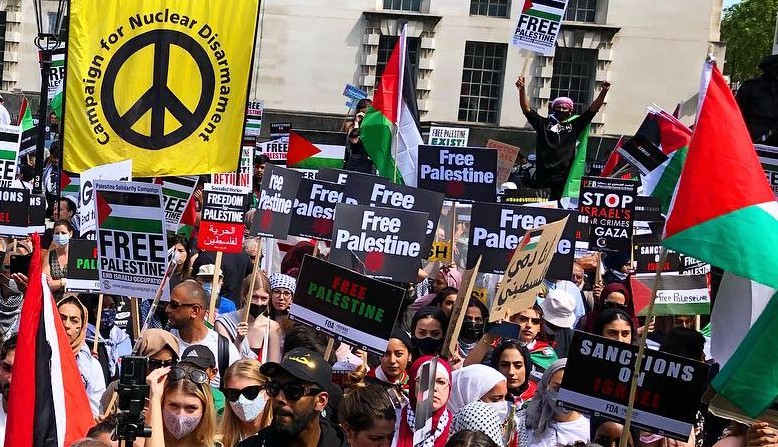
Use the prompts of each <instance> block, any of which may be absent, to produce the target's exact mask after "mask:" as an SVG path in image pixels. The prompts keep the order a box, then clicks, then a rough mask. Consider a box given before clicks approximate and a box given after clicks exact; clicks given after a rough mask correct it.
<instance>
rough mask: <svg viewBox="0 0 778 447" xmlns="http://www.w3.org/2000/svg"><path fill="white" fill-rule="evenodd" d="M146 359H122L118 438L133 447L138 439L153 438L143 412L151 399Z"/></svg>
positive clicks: (136, 357) (118, 391) (127, 357)
mask: <svg viewBox="0 0 778 447" xmlns="http://www.w3.org/2000/svg"><path fill="white" fill-rule="evenodd" d="M148 365H149V361H148V358H146V357H139V356H132V355H127V356H124V357H122V362H121V372H120V374H119V386H118V387H117V388H116V392H117V394H118V396H119V405H118V406H119V412H118V413H119V414H118V416H119V417H118V423H117V427H116V438H117V439H118V440H119V441H125V445H127V446H131V445H132V444H133V442H135V439H137V438H148V437H151V427H147V426H146V419H145V418H144V417H143V410H144V409H145V407H146V398H148V397H149V386H148V385H147V384H146V374H147V373H148V369H149V366H148Z"/></svg>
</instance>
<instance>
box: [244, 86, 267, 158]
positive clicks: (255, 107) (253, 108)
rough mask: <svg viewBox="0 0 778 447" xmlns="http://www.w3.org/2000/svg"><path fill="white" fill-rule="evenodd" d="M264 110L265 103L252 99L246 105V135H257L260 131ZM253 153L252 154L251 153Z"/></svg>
mask: <svg viewBox="0 0 778 447" xmlns="http://www.w3.org/2000/svg"><path fill="white" fill-rule="evenodd" d="M264 111H265V103H264V102H262V101H260V100H258V99H252V100H250V101H249V103H248V106H247V107H246V129H245V135H246V136H247V137H258V136H259V134H260V133H261V132H262V114H263V113H264ZM252 155H253V154H252Z"/></svg>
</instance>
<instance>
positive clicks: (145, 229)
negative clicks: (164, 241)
mask: <svg viewBox="0 0 778 447" xmlns="http://www.w3.org/2000/svg"><path fill="white" fill-rule="evenodd" d="M100 229H108V230H123V231H134V232H136V233H151V234H161V233H162V232H163V231H164V228H162V222H161V221H159V220H152V219H136V218H132V217H114V216H109V217H107V218H106V219H105V220H104V221H103V222H102V223H101V224H100Z"/></svg>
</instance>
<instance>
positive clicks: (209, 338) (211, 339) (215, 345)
mask: <svg viewBox="0 0 778 447" xmlns="http://www.w3.org/2000/svg"><path fill="white" fill-rule="evenodd" d="M170 333H171V334H173V336H174V337H176V338H177V339H178V355H179V356H180V355H181V354H182V353H183V352H184V350H185V349H186V348H188V347H190V346H192V345H203V346H205V347H207V348H208V349H210V350H211V352H212V353H213V358H214V359H216V368H217V369H218V368H219V333H218V332H216V331H214V330H213V329H208V334H207V335H206V336H205V338H204V339H202V340H200V341H196V342H194V343H187V342H185V341H184V340H182V339H181V336H180V335H179V334H178V329H171V330H170ZM227 345H228V346H229V348H230V361H229V365H232V364H233V363H235V362H237V361H238V360H240V353H239V352H238V348H236V347H235V344H234V343H230V342H229V341H228V342H227ZM222 372H223V371H219V372H218V374H216V377H214V378H213V380H211V386H214V387H216V388H218V387H219V379H220V378H221V375H222Z"/></svg>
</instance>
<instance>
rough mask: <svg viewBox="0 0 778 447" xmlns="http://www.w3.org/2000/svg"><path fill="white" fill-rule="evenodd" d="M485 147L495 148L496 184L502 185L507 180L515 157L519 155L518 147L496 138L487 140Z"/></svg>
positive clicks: (514, 162)
mask: <svg viewBox="0 0 778 447" xmlns="http://www.w3.org/2000/svg"><path fill="white" fill-rule="evenodd" d="M486 147H487V148H489V149H497V184H498V185H502V184H503V183H505V182H507V181H508V176H510V175H511V170H512V169H513V165H514V164H516V157H518V156H519V147H518V146H513V145H511V144H506V143H503V142H501V141H497V140H489V141H487V142H486Z"/></svg>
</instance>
